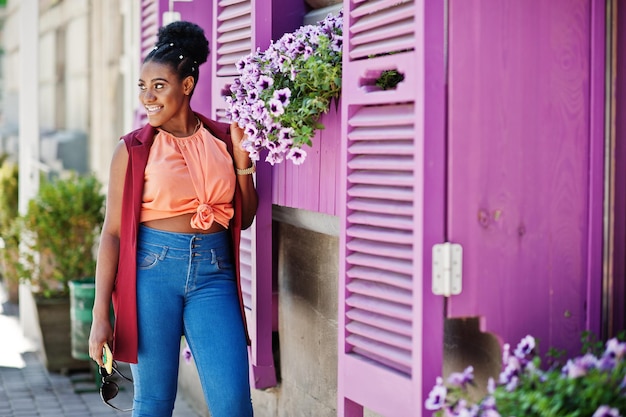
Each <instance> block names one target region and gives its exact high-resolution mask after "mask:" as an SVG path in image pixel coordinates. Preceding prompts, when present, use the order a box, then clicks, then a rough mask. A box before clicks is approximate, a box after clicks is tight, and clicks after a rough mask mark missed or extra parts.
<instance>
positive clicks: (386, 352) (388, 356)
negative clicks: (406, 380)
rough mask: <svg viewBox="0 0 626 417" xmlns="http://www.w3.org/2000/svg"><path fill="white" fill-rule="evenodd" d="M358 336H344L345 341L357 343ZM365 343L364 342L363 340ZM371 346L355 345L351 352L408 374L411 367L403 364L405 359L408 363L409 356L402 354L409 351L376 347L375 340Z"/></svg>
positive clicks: (406, 353)
mask: <svg viewBox="0 0 626 417" xmlns="http://www.w3.org/2000/svg"><path fill="white" fill-rule="evenodd" d="M359 337H360V336H357V335H352V336H348V337H347V338H346V341H348V342H352V343H359V342H358V340H359ZM364 343H365V342H364ZM372 344H373V346H371V347H370V346H367V347H364V346H356V347H354V348H353V349H352V352H354V353H356V354H358V355H360V356H362V357H364V358H368V359H371V360H372V361H375V362H378V363H380V364H382V365H384V366H386V367H387V368H391V369H395V370H397V371H400V372H402V373H404V374H407V375H410V374H411V367H410V366H409V365H405V363H407V361H408V362H409V363H410V356H409V358H406V357H404V355H410V353H409V352H401V351H398V352H396V351H394V350H392V349H391V348H388V349H387V348H385V347H382V348H378V347H377V346H376V343H375V342H372ZM396 357H397V360H395V361H394V360H393V359H394V358H396Z"/></svg>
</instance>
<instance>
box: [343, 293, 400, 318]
mask: <svg viewBox="0 0 626 417" xmlns="http://www.w3.org/2000/svg"><path fill="white" fill-rule="evenodd" d="M346 304H347V305H349V306H350V307H354V308H359V309H361V310H364V311H370V312H372V313H376V314H382V315H384V316H389V317H394V318H397V319H402V320H410V319H411V307H409V306H405V305H401V304H397V303H391V302H389V301H385V300H381V299H378V298H372V297H368V296H366V295H360V294H351V295H350V296H349V297H348V298H346Z"/></svg>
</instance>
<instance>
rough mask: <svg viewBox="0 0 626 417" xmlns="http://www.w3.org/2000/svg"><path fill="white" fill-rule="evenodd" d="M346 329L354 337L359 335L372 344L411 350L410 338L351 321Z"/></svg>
mask: <svg viewBox="0 0 626 417" xmlns="http://www.w3.org/2000/svg"><path fill="white" fill-rule="evenodd" d="M346 329H348V331H349V332H351V333H352V334H354V335H359V336H361V337H363V338H364V339H368V340H370V341H373V342H378V343H381V344H383V345H387V346H392V347H395V348H399V349H402V350H405V351H409V350H410V349H411V339H410V338H408V337H406V336H402V335H399V334H397V333H393V332H388V331H386V330H383V329H379V328H377V327H374V326H370V325H368V324H365V323H360V322H356V321H353V322H351V323H350V324H348V325H347V326H346Z"/></svg>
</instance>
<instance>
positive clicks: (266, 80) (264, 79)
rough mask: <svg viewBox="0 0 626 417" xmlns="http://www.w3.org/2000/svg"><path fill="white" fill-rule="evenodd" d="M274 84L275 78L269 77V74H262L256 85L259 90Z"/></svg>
mask: <svg viewBox="0 0 626 417" xmlns="http://www.w3.org/2000/svg"><path fill="white" fill-rule="evenodd" d="M272 85H274V79H273V78H272V77H268V76H267V75H261V76H260V77H259V81H258V82H257V83H256V86H257V88H258V89H259V90H261V91H263V90H267V89H268V88H270V87H271V86H272Z"/></svg>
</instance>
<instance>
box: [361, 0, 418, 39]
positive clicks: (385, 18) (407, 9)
mask: <svg viewBox="0 0 626 417" xmlns="http://www.w3.org/2000/svg"><path fill="white" fill-rule="evenodd" d="M389 3H391V2H389ZM396 4H397V6H394V7H388V8H380V9H378V10H377V11H376V12H375V13H366V14H362V15H361V16H359V14H360V10H359V9H356V10H354V11H352V13H351V15H352V17H353V18H356V21H355V23H354V24H353V25H352V26H351V27H350V33H351V34H352V35H353V36H354V35H355V34H358V33H361V32H364V31H366V30H372V29H374V28H379V27H385V26H389V25H393V24H394V23H397V22H401V21H403V20H405V19H407V18H411V19H412V18H413V15H414V14H415V6H414V5H413V2H406V3H402V4H398V2H395V3H393V5H396Z"/></svg>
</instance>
